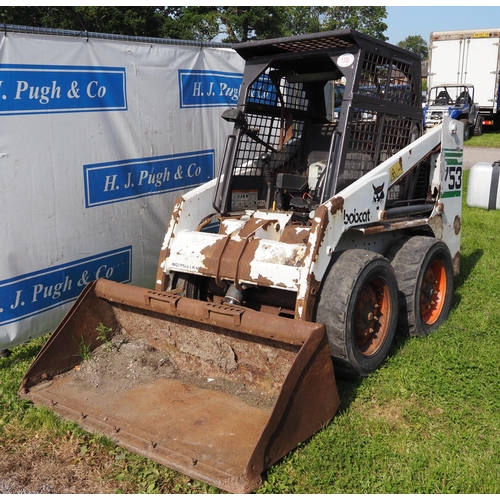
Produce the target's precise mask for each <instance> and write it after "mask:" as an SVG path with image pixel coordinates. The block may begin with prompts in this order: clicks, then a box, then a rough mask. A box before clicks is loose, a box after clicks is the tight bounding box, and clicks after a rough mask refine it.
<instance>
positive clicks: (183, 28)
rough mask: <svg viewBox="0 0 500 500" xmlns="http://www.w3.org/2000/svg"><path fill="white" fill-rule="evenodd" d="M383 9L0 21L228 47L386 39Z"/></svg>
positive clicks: (78, 14) (0, 11)
mask: <svg viewBox="0 0 500 500" xmlns="http://www.w3.org/2000/svg"><path fill="white" fill-rule="evenodd" d="M386 17H387V12H386V8H385V7H376V6H375V7H356V6H336V7H305V6H303V7H300V6H297V7H290V6H260V5H259V6H255V7H250V6H247V7H245V6H231V7H209V6H198V7H155V6H153V7H151V6H146V7H115V6H106V7H104V6H86V7H77V6H71V7H62V6H61V7H59V6H53V7H25V6H22V7H0V22H1V23H5V24H17V25H24V26H34V27H45V28H60V29H68V30H78V31H79V30H86V31H89V32H92V31H93V32H100V33H112V34H121V35H131V36H151V37H162V38H174V39H185V40H197V41H204V42H210V41H222V42H227V43H235V42H246V41H249V40H262V39H267V38H276V37H282V36H289V35H301V34H306V33H315V32H319V31H325V30H337V29H345V28H353V29H356V30H358V31H361V32H363V33H367V34H370V35H373V36H375V37H377V38H379V39H381V40H386V39H387V37H386V36H385V35H384V31H385V30H386V29H387V25H386V24H385V23H384V19H385V18H386Z"/></svg>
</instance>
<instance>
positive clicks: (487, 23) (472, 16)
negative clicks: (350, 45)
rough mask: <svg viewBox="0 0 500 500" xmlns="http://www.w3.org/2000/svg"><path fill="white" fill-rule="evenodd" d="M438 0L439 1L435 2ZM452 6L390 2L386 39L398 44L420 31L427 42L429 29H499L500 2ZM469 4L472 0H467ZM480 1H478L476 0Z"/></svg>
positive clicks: (458, 3)
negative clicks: (399, 4)
mask: <svg viewBox="0 0 500 500" xmlns="http://www.w3.org/2000/svg"><path fill="white" fill-rule="evenodd" d="M436 3H439V2H436ZM455 3H456V4H457V5H455V6H451V5H449V6H448V5H446V4H445V6H437V7H435V6H429V5H421V6H418V7H414V6H410V7H403V6H391V5H388V6H387V7H386V8H387V17H386V18H385V20H384V22H385V24H387V27H388V28H387V30H386V31H385V32H384V34H385V36H387V37H389V40H387V41H388V42H389V43H392V44H394V45H397V44H398V43H399V42H401V41H402V40H404V39H405V38H406V37H407V36H410V35H420V36H421V37H422V38H423V39H424V40H425V41H426V42H427V43H429V38H430V34H431V32H432V31H448V30H464V29H481V30H482V29H486V28H497V29H500V3H499V6H498V7H494V6H488V5H480V6H477V7H466V6H461V5H460V3H461V2H460V0H457V1H456V2H455ZM467 3H468V4H469V5H470V4H471V3H472V2H470V1H468V2H467ZM478 3H480V2H478Z"/></svg>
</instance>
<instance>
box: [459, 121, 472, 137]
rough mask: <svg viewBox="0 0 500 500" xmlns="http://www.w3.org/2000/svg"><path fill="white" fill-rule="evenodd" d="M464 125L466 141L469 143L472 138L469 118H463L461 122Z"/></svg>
mask: <svg viewBox="0 0 500 500" xmlns="http://www.w3.org/2000/svg"><path fill="white" fill-rule="evenodd" d="M460 121H461V122H462V123H463V125H464V141H468V140H469V137H470V125H469V120H468V119H467V118H462V119H461V120H460Z"/></svg>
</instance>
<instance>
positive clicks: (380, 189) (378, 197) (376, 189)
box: [372, 182, 385, 203]
mask: <svg viewBox="0 0 500 500" xmlns="http://www.w3.org/2000/svg"><path fill="white" fill-rule="evenodd" d="M384 185H385V182H383V183H382V184H381V185H380V186H374V185H373V184H372V188H373V201H374V203H380V202H381V201H382V200H383V199H384V197H385V195H384Z"/></svg>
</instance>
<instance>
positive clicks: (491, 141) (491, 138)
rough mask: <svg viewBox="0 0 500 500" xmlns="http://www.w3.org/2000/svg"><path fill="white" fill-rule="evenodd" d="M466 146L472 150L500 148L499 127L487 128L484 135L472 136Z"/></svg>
mask: <svg viewBox="0 0 500 500" xmlns="http://www.w3.org/2000/svg"><path fill="white" fill-rule="evenodd" d="M465 145H466V146H467V147H471V148H500V130H498V127H495V128H489V127H485V128H484V129H483V134H482V135H480V136H479V137H473V136H471V137H470V139H469V140H468V141H467V142H466V144H465Z"/></svg>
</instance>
